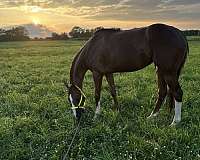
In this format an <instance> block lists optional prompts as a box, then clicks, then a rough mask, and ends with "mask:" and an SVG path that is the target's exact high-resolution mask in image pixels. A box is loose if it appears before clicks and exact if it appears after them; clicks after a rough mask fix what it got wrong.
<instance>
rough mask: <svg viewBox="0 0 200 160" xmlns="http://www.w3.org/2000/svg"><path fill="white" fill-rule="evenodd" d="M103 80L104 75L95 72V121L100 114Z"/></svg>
mask: <svg viewBox="0 0 200 160" xmlns="http://www.w3.org/2000/svg"><path fill="white" fill-rule="evenodd" d="M102 78H103V75H102V74H101V73H98V72H93V79H94V84H95V103H96V111H95V115H94V119H95V118H96V117H97V115H98V114H100V94H101V86H102Z"/></svg>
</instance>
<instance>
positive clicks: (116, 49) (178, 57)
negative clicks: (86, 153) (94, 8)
mask: <svg viewBox="0 0 200 160" xmlns="http://www.w3.org/2000/svg"><path fill="white" fill-rule="evenodd" d="M188 53H189V48H188V43H187V40H186V38H185V37H184V36H183V35H182V33H181V31H180V30H178V29H177V28H175V27H172V26H168V25H165V24H153V25H150V26H148V27H144V28H136V29H131V30H120V29H101V30H98V31H96V32H95V33H94V35H93V36H92V37H91V38H90V39H89V40H88V41H87V43H86V44H85V45H84V46H83V48H82V49H81V50H80V51H79V52H78V54H77V55H76V56H75V58H74V60H73V62H72V66H71V70H70V85H69V86H68V96H69V97H68V98H69V101H70V103H71V104H72V109H73V112H74V115H75V117H76V118H78V119H79V118H80V116H81V113H82V112H83V111H84V107H83V105H84V102H85V95H84V94H83V92H82V82H83V79H84V76H85V73H86V72H87V71H88V70H90V71H91V72H92V74H93V79H94V83H95V102H96V111H95V116H96V115H97V114H99V113H100V92H101V85H102V78H103V76H105V77H106V79H107V81H108V84H109V87H110V91H111V95H112V97H113V100H114V109H118V101H117V97H116V90H115V84H114V78H113V73H116V72H133V71H137V70H140V69H142V68H144V67H146V66H148V65H150V64H151V63H154V65H155V66H156V68H157V76H158V89H159V91H158V98H157V102H156V106H155V109H154V110H153V111H152V113H151V114H150V116H149V118H150V117H155V116H156V115H157V114H158V112H159V109H160V107H161V105H162V103H163V101H164V99H165V97H166V95H167V93H168V95H169V98H170V104H169V107H170V110H172V109H173V108H174V106H175V114H174V119H173V121H172V124H176V123H178V122H180V121H181V106H182V96H183V91H182V89H181V87H180V84H179V82H178V79H179V75H180V71H181V68H182V67H183V65H184V63H185V61H186V58H187V54H188Z"/></svg>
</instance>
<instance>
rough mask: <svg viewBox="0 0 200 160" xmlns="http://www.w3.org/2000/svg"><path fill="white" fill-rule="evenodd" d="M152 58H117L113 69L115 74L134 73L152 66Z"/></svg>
mask: <svg viewBox="0 0 200 160" xmlns="http://www.w3.org/2000/svg"><path fill="white" fill-rule="evenodd" d="M151 63H152V60H151V58H150V57H147V56H145V55H139V56H134V57H124V58H115V59H114V61H113V62H112V64H113V65H112V67H111V69H112V70H113V72H133V71H137V70H140V69H142V68H144V67H146V66H147V65H149V64H151Z"/></svg>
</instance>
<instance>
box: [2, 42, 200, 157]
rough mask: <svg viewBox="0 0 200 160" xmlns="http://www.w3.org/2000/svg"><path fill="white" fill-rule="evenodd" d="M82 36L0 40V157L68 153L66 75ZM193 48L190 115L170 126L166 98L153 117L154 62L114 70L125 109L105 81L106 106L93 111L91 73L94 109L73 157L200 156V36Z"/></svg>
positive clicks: (186, 86) (187, 75)
mask: <svg viewBox="0 0 200 160" xmlns="http://www.w3.org/2000/svg"><path fill="white" fill-rule="evenodd" d="M83 43H84V42H83V41H42V42H37V41H33V42H9V43H8V42H7V43H0V159H16V160H18V159H62V158H63V156H64V155H65V153H66V151H67V149H68V146H69V144H70V142H71V140H72V137H73V134H74V128H75V124H74V120H73V116H72V114H71V110H70V105H69V104H68V102H67V98H66V94H65V91H64V89H63V83H62V80H63V79H66V78H69V69H70V65H71V61H72V59H73V57H74V55H75V54H76V52H77V51H78V50H79V48H80V47H81V45H82V44H83ZM189 46H190V54H189V57H188V60H187V62H186V65H185V68H184V70H183V72H182V76H181V78H180V82H181V85H182V88H183V91H184V98H183V99H184V102H183V111H182V115H183V119H182V122H181V123H180V124H179V125H178V126H177V127H176V128H172V127H169V124H170V122H171V121H172V118H173V115H170V114H169V113H168V112H167V104H165V105H163V107H162V110H161V113H160V115H159V116H158V117H157V118H155V119H154V120H152V121H148V120H147V119H146V117H147V116H148V115H149V114H150V113H151V111H152V109H153V108H154V106H155V100H156V96H157V87H156V74H155V69H154V66H153V65H151V66H148V67H147V68H145V69H143V70H140V71H138V72H134V73H124V74H115V83H116V86H117V92H118V99H119V103H120V107H121V112H120V113H116V112H113V111H112V110H111V105H112V98H111V96H110V93H109V89H108V85H107V83H106V81H105V80H104V82H103V90H102V96H101V106H102V113H101V115H100V116H99V117H98V118H97V120H95V121H94V120H93V116H94V110H95V106H94V104H95V103H94V98H93V97H94V85H93V80H92V76H91V73H89V72H88V73H87V74H86V77H85V80H84V92H85V94H86V95H87V105H86V108H87V112H86V113H85V115H84V117H83V119H82V122H81V126H80V131H79V132H78V135H77V137H76V138H75V141H74V143H73V145H72V149H71V150H70V153H69V155H68V158H69V157H70V159H94V160H113V159H116V160H118V159H119V160H121V159H162V160H163V159H166V160H170V159H171V160H174V159H185V160H189V159H200V137H199V135H200V108H199V106H200V102H199V99H200V92H199V88H200V84H199V81H200V74H199V71H200V63H199V59H200V41H191V42H190V43H189Z"/></svg>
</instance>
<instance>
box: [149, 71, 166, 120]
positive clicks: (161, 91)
mask: <svg viewBox="0 0 200 160" xmlns="http://www.w3.org/2000/svg"><path fill="white" fill-rule="evenodd" d="M157 75H158V99H157V102H156V107H155V108H154V110H153V112H152V113H151V114H150V116H148V117H147V118H151V117H155V116H157V115H158V112H159V110H160V107H161V105H162V103H163V101H164V99H165V97H166V94H167V84H166V83H165V80H164V77H163V75H162V72H161V71H160V70H158V71H157Z"/></svg>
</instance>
